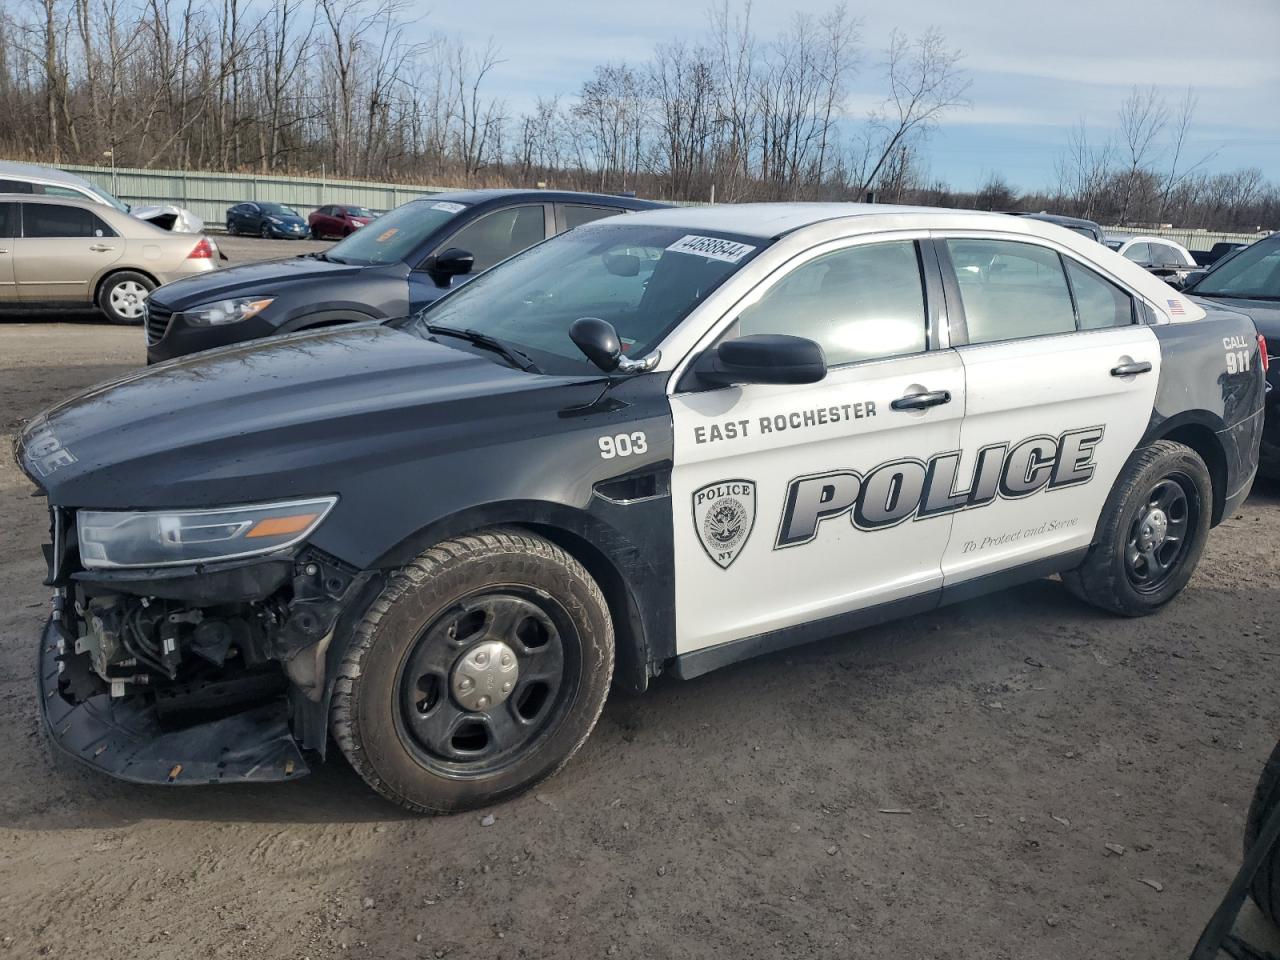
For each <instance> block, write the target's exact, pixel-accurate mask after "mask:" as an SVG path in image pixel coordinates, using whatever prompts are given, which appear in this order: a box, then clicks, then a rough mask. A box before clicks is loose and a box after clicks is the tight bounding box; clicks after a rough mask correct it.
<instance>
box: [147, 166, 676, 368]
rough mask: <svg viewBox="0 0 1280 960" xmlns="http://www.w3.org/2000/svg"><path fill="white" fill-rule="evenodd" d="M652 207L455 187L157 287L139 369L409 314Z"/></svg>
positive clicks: (632, 201)
mask: <svg viewBox="0 0 1280 960" xmlns="http://www.w3.org/2000/svg"><path fill="white" fill-rule="evenodd" d="M241 206H249V204H241ZM258 206H261V207H264V208H265V207H268V206H272V205H271V204H259V205H258ZM660 206H662V204H659V203H653V202H651V201H648V200H637V199H636V198H635V197H613V196H606V195H601V194H594V193H570V192H567V191H555V190H459V191H456V192H449V193H438V194H434V195H432V196H429V197H422V198H420V199H417V200H410V201H409V202H408V203H406V204H403V205H402V206H399V207H397V208H396V209H394V210H392V211H391V212H390V213H386V214H383V215H382V216H381V217H379V218H378V219H377V220H374V221H373V222H372V223H371V224H369V226H367V227H361V228H360V229H359V230H357V231H356V232H355V233H353V234H351V236H349V237H347V238H346V239H345V240H342V241H341V242H339V243H337V244H335V245H334V246H332V247H330V248H328V249H327V250H325V251H324V252H323V253H315V254H310V255H307V256H301V257H292V258H290V259H287V260H273V261H267V262H263V263H244V264H239V265H237V266H233V267H229V268H227V269H225V270H217V271H215V272H214V274H211V275H210V279H209V282H200V283H189V282H187V281H185V280H184V281H179V282H177V283H170V284H166V285H165V286H163V287H161V288H160V289H158V290H156V291H155V292H154V293H152V294H151V296H150V297H149V298H148V299H147V305H146V311H147V315H146V316H147V362H149V363H156V362H157V361H160V360H168V359H171V358H172V357H180V356H183V355H185V354H188V353H195V352H196V351H197V350H208V349H210V348H212V347H220V346H225V345H226V344H229V343H240V342H243V341H245V340H256V339H258V338H260V337H269V336H272V335H274V334H277V333H292V332H294V331H295V330H307V329H310V328H312V327H323V326H331V325H333V324H337V323H353V322H357V321H360V320H379V319H387V318H390V317H403V316H407V315H408V314H410V313H415V312H417V311H418V310H421V309H422V308H423V307H425V306H427V304H429V303H433V302H435V301H436V300H438V299H439V298H440V297H442V296H444V295H445V294H446V293H448V292H449V291H450V290H452V289H453V288H454V287H457V286H458V285H460V284H462V283H465V282H466V281H467V280H469V279H470V278H471V277H473V276H474V275H476V274H478V273H480V272H482V271H484V270H487V269H489V267H491V266H493V265H494V264H496V263H500V262H501V261H503V260H506V259H507V258H508V257H513V256H515V255H516V254H517V253H520V252H521V251H522V250H526V249H528V248H529V247H531V246H533V245H534V244H535V243H541V242H542V241H543V240H545V239H546V238H547V237H553V236H555V235H556V234H558V233H564V232H565V231H566V230H571V229H572V228H574V227H576V226H579V225H581V224H584V223H590V222H591V221H592V220H599V219H600V218H601V217H612V216H619V215H623V214H626V213H628V212H630V211H635V210H650V209H653V208H654V207H660ZM232 209H233V210H234V209H236V208H234V207H233V208H232ZM284 209H287V208H284ZM227 220H228V228H230V223H231V218H230V216H228V218H227ZM232 232H233V233H234V232H235V231H234V230H233V231H232ZM265 235H266V234H264V236H265Z"/></svg>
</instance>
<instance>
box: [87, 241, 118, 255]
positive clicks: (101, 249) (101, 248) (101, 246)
mask: <svg viewBox="0 0 1280 960" xmlns="http://www.w3.org/2000/svg"><path fill="white" fill-rule="evenodd" d="M89 249H90V250H92V251H93V252H94V253H106V252H107V251H108V250H114V249H115V247H109V246H107V245H106V244H105V243H95V244H94V245H93V246H91V247H90V248H89Z"/></svg>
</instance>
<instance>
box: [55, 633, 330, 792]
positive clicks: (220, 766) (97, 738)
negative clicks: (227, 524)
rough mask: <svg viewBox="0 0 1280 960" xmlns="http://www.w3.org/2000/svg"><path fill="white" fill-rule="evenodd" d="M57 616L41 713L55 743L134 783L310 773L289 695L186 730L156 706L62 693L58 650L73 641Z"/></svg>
mask: <svg viewBox="0 0 1280 960" xmlns="http://www.w3.org/2000/svg"><path fill="white" fill-rule="evenodd" d="M72 642H73V641H71V640H70V639H69V638H66V637H64V635H63V630H62V628H61V626H60V625H59V623H58V621H57V620H56V619H54V618H51V619H50V620H49V621H48V623H47V624H46V625H45V628H44V633H43V635H42V637H41V641H40V653H39V660H38V675H37V682H38V685H39V700H40V714H41V718H42V720H43V723H44V726H45V729H46V730H47V732H48V734H49V738H50V739H51V740H52V741H53V744H54V746H55V747H56V748H58V749H59V750H61V751H62V752H64V753H66V754H69V755H70V756H72V757H74V758H75V759H77V760H79V761H80V762H82V763H85V764H87V765H88V766H90V767H93V768H94V769H95V770H99V771H101V772H102V773H105V774H108V775H109V776H112V777H116V778H117V779H120V780H127V781H130V782H132V783H152V784H172V785H179V786H181V785H194V784H209V783H266V782H274V781H280V780H293V779H296V778H298V777H300V776H303V775H305V774H306V773H308V772H309V769H308V767H307V764H306V761H305V760H304V759H303V757H302V753H301V751H300V750H299V749H298V744H297V741H295V740H294V738H293V735H292V734H291V733H290V731H289V720H288V705H287V703H286V701H285V699H284V698H280V699H278V700H276V701H273V702H270V703H267V704H263V705H260V706H255V707H253V708H251V709H248V710H244V711H241V712H238V713H233V714H229V715H227V716H225V717H220V718H218V719H216V720H211V721H209V722H206V723H199V724H194V725H191V726H187V727H183V728H181V729H174V730H166V729H163V728H162V726H161V723H160V719H159V717H158V715H157V711H156V708H155V707H154V706H152V705H150V704H149V703H147V702H145V701H144V700H142V699H140V698H136V697H131V698H127V699H114V700H113V699H112V698H111V697H110V696H109V695H108V694H106V693H103V694H99V695H98V696H94V697H90V698H89V699H87V700H85V701H83V702H82V703H79V704H71V703H68V702H67V701H66V700H65V699H63V697H62V696H61V695H60V694H59V692H58V677H59V674H60V666H61V663H60V661H59V659H58V658H59V656H60V654H61V653H62V652H63V651H64V649H65V648H66V645H69V644H70V643H72Z"/></svg>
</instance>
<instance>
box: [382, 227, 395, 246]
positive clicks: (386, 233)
mask: <svg viewBox="0 0 1280 960" xmlns="http://www.w3.org/2000/svg"><path fill="white" fill-rule="evenodd" d="M399 232H400V228H399V227H388V228H387V229H386V230H383V231H382V232H381V233H380V234H378V243H386V242H387V241H388V240H390V239H391V238H392V237H394V236H395V235H396V234H397V233H399Z"/></svg>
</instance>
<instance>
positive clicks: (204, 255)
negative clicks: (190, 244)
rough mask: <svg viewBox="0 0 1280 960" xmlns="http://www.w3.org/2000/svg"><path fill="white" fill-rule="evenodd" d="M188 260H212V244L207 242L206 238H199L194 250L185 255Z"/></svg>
mask: <svg viewBox="0 0 1280 960" xmlns="http://www.w3.org/2000/svg"><path fill="white" fill-rule="evenodd" d="M187 259H188V260H212V259H213V244H212V243H210V242H209V238H208V237H201V238H200V240H199V242H198V243H196V245H195V249H194V250H192V251H191V252H190V253H188V254H187Z"/></svg>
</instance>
